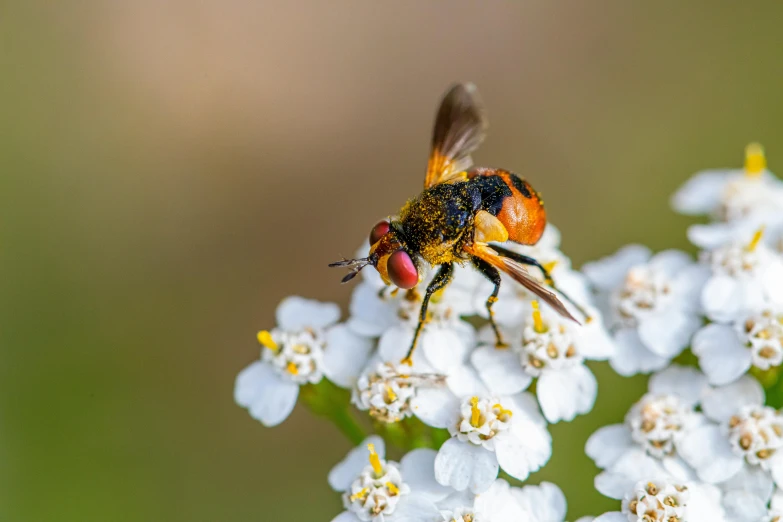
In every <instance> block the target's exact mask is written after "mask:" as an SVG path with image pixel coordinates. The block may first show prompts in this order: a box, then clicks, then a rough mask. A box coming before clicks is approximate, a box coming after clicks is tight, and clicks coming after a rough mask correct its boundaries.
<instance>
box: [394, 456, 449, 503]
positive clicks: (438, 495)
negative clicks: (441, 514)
mask: <svg viewBox="0 0 783 522" xmlns="http://www.w3.org/2000/svg"><path fill="white" fill-rule="evenodd" d="M437 454H438V452H437V451H435V450H432V449H429V448H419V449H415V450H411V451H409V452H408V453H407V454H406V455H405V456H404V457H402V460H400V472H401V473H402V476H403V479H404V480H405V482H406V483H407V484H408V485H409V486H410V487H411V490H412V491H415V492H416V493H418V494H421V495H424V496H425V497H426V498H428V499H429V500H431V501H433V502H438V501H439V500H442V499H444V498H446V497H447V496H448V495H449V494H450V493H451V489H449V488H448V487H446V486H442V485H440V484H438V482H437V481H436V480H435V456H436V455H437Z"/></svg>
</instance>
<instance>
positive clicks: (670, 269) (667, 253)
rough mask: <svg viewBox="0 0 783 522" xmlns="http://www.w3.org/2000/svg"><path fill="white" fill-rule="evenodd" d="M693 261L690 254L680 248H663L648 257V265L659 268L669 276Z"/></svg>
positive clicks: (672, 275) (674, 274)
mask: <svg viewBox="0 0 783 522" xmlns="http://www.w3.org/2000/svg"><path fill="white" fill-rule="evenodd" d="M691 263H693V259H691V256H689V255H688V254H686V253H685V252H683V251H682V250H674V249H670V250H664V251H662V252H658V253H657V254H655V255H654V256H652V258H651V259H650V267H651V268H654V269H655V270H660V271H661V272H663V273H665V274H666V275H667V276H669V277H674V276H676V275H677V274H678V273H679V271H680V270H682V269H683V268H685V267H686V266H688V265H690V264H691Z"/></svg>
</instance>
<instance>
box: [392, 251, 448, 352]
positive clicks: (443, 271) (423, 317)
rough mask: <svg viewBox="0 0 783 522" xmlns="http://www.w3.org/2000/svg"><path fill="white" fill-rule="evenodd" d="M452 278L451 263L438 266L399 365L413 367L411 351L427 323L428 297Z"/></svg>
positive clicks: (428, 286)
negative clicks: (410, 340)
mask: <svg viewBox="0 0 783 522" xmlns="http://www.w3.org/2000/svg"><path fill="white" fill-rule="evenodd" d="M453 276H454V265H453V264H452V263H444V264H442V265H440V269H439V270H438V273H436V274H435V277H434V278H433V279H432V281H430V284H429V285H427V290H426V291H425V292H424V299H423V300H422V302H421V311H420V312H419V322H418V324H417V325H416V331H415V332H414V333H413V341H412V342H411V347H410V348H408V354H407V355H406V356H405V358H404V359H403V360H402V361H400V363H401V364H407V365H408V366H413V351H414V350H415V349H416V342H417V341H418V340H419V334H420V333H421V329H422V328H423V327H424V323H425V322H426V321H427V307H428V306H429V304H430V297H432V294H434V293H435V292H437V291H438V290H440V289H441V288H445V287H446V285H448V284H449V283H450V282H451V278H452V277H453Z"/></svg>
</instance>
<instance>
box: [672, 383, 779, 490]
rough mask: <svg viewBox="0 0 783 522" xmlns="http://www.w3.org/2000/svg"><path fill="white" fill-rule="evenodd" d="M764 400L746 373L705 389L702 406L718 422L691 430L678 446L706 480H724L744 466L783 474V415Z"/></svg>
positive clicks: (775, 475)
mask: <svg viewBox="0 0 783 522" xmlns="http://www.w3.org/2000/svg"><path fill="white" fill-rule="evenodd" d="M763 403H764V391H763V389H762V388H761V385H759V383H758V382H757V381H756V380H755V379H753V378H751V377H747V376H745V377H742V378H740V379H739V380H737V381H735V382H734V383H732V384H729V385H727V386H722V387H719V388H712V389H711V390H710V391H709V392H707V393H706V394H705V396H704V398H703V399H702V410H703V411H704V413H705V415H706V416H707V417H709V418H710V419H712V420H714V421H716V422H717V423H718V424H706V425H703V426H700V427H698V428H696V429H694V430H692V431H691V432H689V433H687V434H686V435H685V436H684V437H683V439H682V441H681V443H680V444H679V446H678V450H679V452H680V455H681V456H682V457H683V459H685V461H687V462H688V463H689V464H690V465H691V466H692V467H693V468H694V469H695V470H696V473H697V474H698V476H699V478H700V479H701V480H703V481H705V482H709V483H713V484H717V483H721V482H724V481H727V480H729V479H731V478H732V477H734V476H735V475H736V474H737V473H739V472H741V471H743V470H745V468H750V469H757V468H760V469H762V470H763V471H766V472H768V473H770V474H771V476H772V478H773V479H774V480H775V482H780V481H781V480H783V451H780V450H781V448H783V417H781V415H780V413H778V412H777V411H775V410H773V409H772V408H770V407H769V406H764V405H763Z"/></svg>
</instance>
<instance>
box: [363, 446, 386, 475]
mask: <svg viewBox="0 0 783 522" xmlns="http://www.w3.org/2000/svg"><path fill="white" fill-rule="evenodd" d="M367 449H368V450H370V466H372V470H373V471H374V472H375V474H376V475H380V474H381V472H383V466H381V458H380V457H379V456H378V454H377V453H376V452H375V444H368V445H367Z"/></svg>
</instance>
